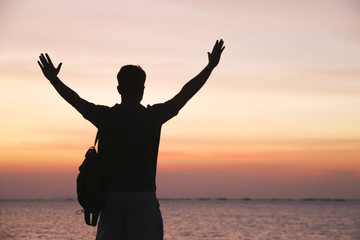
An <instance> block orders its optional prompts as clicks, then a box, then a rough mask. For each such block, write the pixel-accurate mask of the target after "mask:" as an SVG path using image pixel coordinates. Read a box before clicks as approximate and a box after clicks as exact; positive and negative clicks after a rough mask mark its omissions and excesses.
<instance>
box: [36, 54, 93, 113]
mask: <svg viewBox="0 0 360 240" xmlns="http://www.w3.org/2000/svg"><path fill="white" fill-rule="evenodd" d="M39 58H40V61H38V64H39V66H40V68H41V70H42V72H43V74H44V76H45V77H46V78H47V79H48V80H49V81H50V83H51V84H52V85H53V86H54V88H55V89H56V91H57V92H58V93H59V94H60V95H61V97H63V98H64V99H65V100H66V101H67V102H68V103H70V104H71V105H72V106H73V107H74V108H76V110H78V111H79V112H80V113H81V112H82V110H83V109H84V107H85V105H86V104H87V103H88V102H87V101H86V100H84V99H82V98H81V97H80V96H79V95H78V94H77V93H76V92H74V91H73V90H72V89H71V88H69V87H68V86H66V85H65V84H64V83H63V82H62V81H61V80H60V79H59V78H58V76H57V75H58V73H59V71H60V68H61V65H62V63H60V64H59V65H58V67H57V68H55V67H54V65H53V63H52V62H51V59H50V57H49V55H48V54H47V53H46V54H45V56H44V54H41V55H40V57H39Z"/></svg>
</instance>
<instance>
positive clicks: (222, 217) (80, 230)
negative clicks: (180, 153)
mask: <svg viewBox="0 0 360 240" xmlns="http://www.w3.org/2000/svg"><path fill="white" fill-rule="evenodd" d="M160 204H161V211H162V213H163V218H164V228H165V239H166V240H170V239H173V240H183V239H193V240H201V239H212V240H220V239H221V240H234V239H244V240H245V239H249V240H250V239H251V240H256V239H261V240H263V239H265V240H266V239H284V240H285V239H286V240H302V239H303V240H322V239H324V240H325V239H326V240H332V239H334V240H335V239H336V240H338V239H341V240H348V239H352V240H356V239H358V240H360V201H300V200H296V201H285V200H282V201H270V200H267V201H265V200H256V201H244V200H160ZM78 209H79V205H78V203H77V202H76V201H0V239H2V240H8V239H12V240H13V239H16V240H17V239H49V240H51V239H57V240H60V239H61V240H64V239H65V240H71V239H73V240H80V239H81V240H87V239H94V236H95V233H96V228H94V227H90V226H87V225H85V223H84V222H83V216H82V215H81V216H78V215H76V214H75V212H76V210H78Z"/></svg>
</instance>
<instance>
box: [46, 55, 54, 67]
mask: <svg viewBox="0 0 360 240" xmlns="http://www.w3.org/2000/svg"><path fill="white" fill-rule="evenodd" d="M45 56H46V59H47V61H48V62H49V64H50V65H52V66H53V63H52V62H51V59H50V57H49V55H48V54H47V53H45Z"/></svg>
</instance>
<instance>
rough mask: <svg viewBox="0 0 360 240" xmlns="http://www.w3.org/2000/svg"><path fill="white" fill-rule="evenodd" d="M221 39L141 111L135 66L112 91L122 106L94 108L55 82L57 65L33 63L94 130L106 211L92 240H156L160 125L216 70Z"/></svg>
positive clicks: (140, 74) (44, 59) (159, 235)
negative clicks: (181, 80) (202, 63)
mask: <svg viewBox="0 0 360 240" xmlns="http://www.w3.org/2000/svg"><path fill="white" fill-rule="evenodd" d="M223 45H224V42H223V40H220V41H216V43H215V45H214V47H213V50H212V52H211V53H209V52H208V59H209V61H208V64H207V65H206V67H205V68H204V69H203V70H202V71H201V72H200V73H199V74H198V75H197V76H196V77H194V78H193V79H192V80H190V81H189V82H188V83H186V84H185V85H184V87H183V88H182V89H181V91H180V92H179V93H178V94H177V95H176V96H175V97H174V98H172V99H171V100H169V101H167V102H165V103H162V104H156V105H153V106H148V107H146V108H145V107H144V106H142V105H141V104H140V102H141V100H142V97H143V94H144V83H145V78H146V74H145V72H144V71H143V70H142V69H141V68H140V67H139V66H134V65H126V66H123V67H122V68H121V69H120V71H119V73H118V75H117V78H118V83H119V85H118V87H117V90H118V92H119V93H120V95H121V104H115V105H114V106H113V107H107V106H102V105H95V104H93V103H90V102H88V101H86V100H84V99H82V98H81V97H80V96H79V95H78V94H77V93H76V92H74V91H73V90H72V89H70V88H69V87H67V86H66V85H65V84H64V83H63V82H62V81H61V80H60V79H59V78H58V77H57V75H58V73H59V71H60V68H61V65H62V64H61V63H60V64H59V65H58V67H57V68H55V67H54V65H53V63H52V62H51V59H50V57H49V56H48V55H47V54H45V56H44V54H41V55H40V61H38V64H39V66H40V68H41V70H42V72H43V73H44V75H45V77H46V78H47V79H48V80H49V81H50V83H51V84H52V85H53V86H54V88H55V89H56V91H57V92H58V93H59V94H60V95H61V96H62V97H63V98H64V99H65V100H66V101H67V102H68V103H70V104H71V105H72V106H73V107H74V108H75V109H76V110H77V111H78V112H80V113H81V114H82V115H83V117H84V118H85V119H87V120H89V121H90V122H91V123H93V124H94V125H95V126H96V127H97V128H98V130H99V146H98V152H99V156H100V157H101V158H102V159H103V160H104V164H105V167H104V168H105V169H104V171H105V176H106V179H105V183H106V184H105V190H106V196H105V207H104V209H103V210H102V211H101V215H100V220H99V225H98V231H97V236H96V239H97V240H104V239H106V240H109V239H118V240H120V239H121V240H122V239H131V240H140V239H141V240H146V239H149V240H161V239H163V224H162V217H161V213H160V209H159V203H158V200H157V198H156V195H155V192H156V186H155V177H156V166H157V155H158V147H159V140H160V131H161V126H162V124H163V123H165V122H166V121H168V120H169V119H171V118H172V117H174V116H176V115H177V113H178V112H179V110H180V109H181V108H182V107H183V106H184V105H185V104H186V103H187V101H189V100H190V99H191V98H192V97H193V96H194V95H195V94H196V93H197V92H198V91H199V90H200V88H201V87H202V86H203V85H204V84H205V82H206V81H207V79H208V78H209V76H210V74H211V72H212V70H213V69H214V68H215V67H216V66H217V65H218V63H219V61H220V57H221V54H222V51H223V50H224V48H225V47H224V46H223Z"/></svg>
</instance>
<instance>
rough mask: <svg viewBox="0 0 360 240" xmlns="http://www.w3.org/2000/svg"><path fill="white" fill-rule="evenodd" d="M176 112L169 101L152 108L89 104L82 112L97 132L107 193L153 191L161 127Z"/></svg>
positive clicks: (172, 102)
mask: <svg viewBox="0 0 360 240" xmlns="http://www.w3.org/2000/svg"><path fill="white" fill-rule="evenodd" d="M178 111H179V107H178V105H177V104H176V102H175V101H173V100H170V101H168V102H166V103H163V104H156V105H154V106H148V107H147V108H145V107H144V106H142V105H140V104H137V105H125V104H116V105H115V106H113V107H111V108H110V107H106V106H101V105H94V104H91V103H89V104H88V106H87V107H86V108H84V111H83V112H82V114H83V116H84V118H86V119H88V120H89V121H90V122H92V123H93V124H94V125H95V126H96V127H97V128H98V129H99V155H100V156H101V158H102V159H103V160H104V163H105V175H106V191H109V192H140V191H153V192H155V191H156V185H155V178H156V166H157V155H158V148H159V141H160V132H161V126H162V124H163V123H165V122H166V121H167V120H169V119H170V118H172V117H174V116H175V115H176V114H177V113H178Z"/></svg>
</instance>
